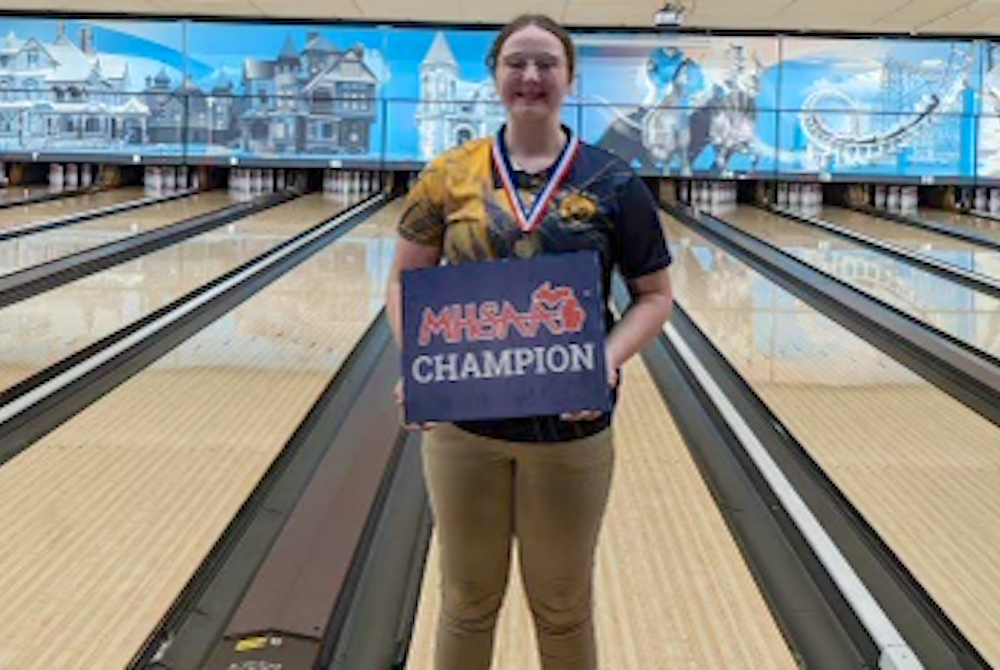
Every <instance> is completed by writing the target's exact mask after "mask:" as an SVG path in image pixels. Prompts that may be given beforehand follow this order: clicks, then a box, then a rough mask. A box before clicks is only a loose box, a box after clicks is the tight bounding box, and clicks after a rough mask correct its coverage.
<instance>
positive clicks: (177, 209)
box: [0, 191, 235, 276]
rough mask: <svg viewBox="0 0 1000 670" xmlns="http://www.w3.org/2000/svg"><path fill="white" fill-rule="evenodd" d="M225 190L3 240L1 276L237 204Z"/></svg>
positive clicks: (0, 259) (0, 260) (0, 262)
mask: <svg viewBox="0 0 1000 670" xmlns="http://www.w3.org/2000/svg"><path fill="white" fill-rule="evenodd" d="M234 202H235V201H234V200H233V198H232V196H231V195H230V194H229V193H227V192H226V191H209V192H207V193H199V194H198V195H193V196H191V197H189V198H181V199H179V200H171V201H170V202H164V203H161V204H159V205H152V206H150V207H140V208H139V209H135V210H130V211H127V212H121V213H119V214H111V215H109V216H102V217H100V218H98V219H93V220H91V221H85V222H83V223H80V224H74V225H72V226H68V227H66V228H53V229H51V230H47V231H45V232H41V233H38V234H37V235H29V236H27V237H15V238H13V239H9V240H3V241H0V276H3V275H8V274H11V273H12V272H17V271H18V270H24V269H25V268H29V267H31V266H32V265H38V264H40V263H46V262H48V261H52V260H55V259H57V258H63V257H65V256H69V255H70V254H75V253H77V252H79V251H84V250H85V249H93V248H94V247H99V246H101V245H102V244H108V243H109V242H115V241H117V240H120V239H122V238H125V237H130V236H132V235H138V234H140V233H145V232H148V231H150V230H155V229H157V228H163V227H165V226H169V225H170V224H172V223H177V222H178V221H183V220H185V219H189V218H191V217H195V216H198V215H200V214H205V213H207V212H211V211H212V210H215V209H220V208H222V207H226V206H227V205H231V204H234Z"/></svg>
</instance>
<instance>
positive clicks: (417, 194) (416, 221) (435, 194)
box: [398, 158, 445, 247]
mask: <svg viewBox="0 0 1000 670" xmlns="http://www.w3.org/2000/svg"><path fill="white" fill-rule="evenodd" d="M444 176H445V172H444V166H443V164H442V160H441V159H440V158H438V159H435V160H434V161H432V162H431V163H429V164H428V165H427V167H425V168H424V171H423V172H422V173H421V174H420V178H419V179H417V182H416V183H415V184H414V185H413V188H411V189H410V192H409V193H407V194H406V198H405V200H404V202H403V214H402V216H401V217H400V220H399V226H398V230H399V236H400V237H402V238H404V239H407V240H409V241H411V242H416V243H417V244H422V245H425V246H432V247H433V246H436V247H440V246H441V245H442V243H443V240H444V228H445V217H444V202H445V179H444Z"/></svg>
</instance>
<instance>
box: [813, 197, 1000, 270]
mask: <svg viewBox="0 0 1000 670" xmlns="http://www.w3.org/2000/svg"><path fill="white" fill-rule="evenodd" d="M818 216H819V218H821V219H825V220H827V221H829V222H830V223H835V224H837V225H840V226H843V227H845V228H848V229H850V230H854V231H857V232H859V233H862V234H864V235H869V236H871V237H875V238H878V239H880V240H883V241H885V242H890V243H892V244H895V245H897V246H900V247H903V248H905V249H909V250H910V251H914V252H917V253H920V254H923V255H924V256H930V257H931V258H934V259H936V260H939V261H943V262H945V263H950V264H951V265H955V266H957V267H960V268H962V269H963V270H970V271H972V272H978V273H979V274H982V275H985V276H987V277H992V278H993V279H1000V251H995V250H993V249H987V248H985V247H982V246H980V245H977V244H972V243H970V242H964V241H962V240H960V239H957V238H954V237H949V236H948V235H943V234H941V233H934V232H930V231H924V230H920V229H918V228H914V227H913V226H908V225H906V224H904V223H897V222H895V221H889V220H886V219H879V218H878V217H874V216H871V215H870V214H865V213H863V212H855V211H853V210H850V209H843V208H840V207H824V208H823V209H822V211H820V213H819V214H818Z"/></svg>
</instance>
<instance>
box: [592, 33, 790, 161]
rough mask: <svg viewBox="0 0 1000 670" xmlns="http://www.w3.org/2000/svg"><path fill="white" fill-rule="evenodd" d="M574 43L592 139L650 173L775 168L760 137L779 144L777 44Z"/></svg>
mask: <svg viewBox="0 0 1000 670" xmlns="http://www.w3.org/2000/svg"><path fill="white" fill-rule="evenodd" d="M576 42H577V46H578V51H579V56H580V81H579V92H580V94H579V95H580V100H581V101H582V102H583V103H584V105H586V107H585V111H584V123H583V126H584V137H585V139H587V140H589V141H591V142H594V143H596V144H598V145H599V146H602V147H605V148H607V149H609V150H611V151H614V152H615V153H617V154H619V155H620V156H622V158H624V159H625V160H626V161H628V162H629V163H630V164H631V165H632V166H633V167H635V168H636V169H638V170H640V171H641V172H644V173H650V174H670V173H673V174H694V173H696V172H709V173H715V174H719V175H721V176H732V175H733V174H735V173H738V172H746V171H750V170H766V169H767V166H768V160H769V158H768V157H766V156H762V155H761V151H760V150H759V144H760V141H761V137H760V133H761V132H764V133H768V134H770V135H773V131H770V130H769V129H770V128H773V124H772V123H768V122H767V120H766V118H767V117H768V116H769V113H770V111H771V110H773V109H774V108H775V104H776V101H777V88H776V84H777V73H778V68H777V64H778V59H777V54H778V43H777V39H776V38H747V37H707V36H691V35H667V36H659V35H657V36H644V35H628V36H622V35H603V34H592V35H591V34H588V35H581V36H578V37H577V38H576ZM761 121H763V123H761ZM765 141H767V140H766V139H765ZM762 159H763V162H762Z"/></svg>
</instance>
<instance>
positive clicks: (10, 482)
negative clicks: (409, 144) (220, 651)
mask: <svg viewBox="0 0 1000 670" xmlns="http://www.w3.org/2000/svg"><path fill="white" fill-rule="evenodd" d="M399 212H400V204H398V203H397V204H393V205H391V206H389V207H388V208H387V209H386V210H383V212H381V213H380V214H377V215H376V216H375V217H374V218H373V219H372V220H370V221H369V222H368V223H366V224H364V226H363V230H359V231H358V232H357V233H352V234H351V235H348V236H345V237H344V238H342V239H341V240H339V241H337V242H335V243H333V244H332V245H330V246H328V247H326V248H325V249H323V250H322V251H320V252H318V253H317V255H315V256H313V257H312V258H310V259H309V260H307V261H306V262H305V263H304V264H303V265H301V266H299V267H297V268H295V269H293V270H291V271H290V272H289V273H287V274H286V275H284V276H282V277H281V278H280V279H278V280H277V281H276V282H275V283H273V284H271V285H269V286H268V287H265V288H264V289H263V290H262V291H261V292H260V293H259V294H258V295H256V296H254V297H253V298H251V299H249V300H248V301H247V302H245V303H243V304H242V305H241V306H239V307H238V308H237V309H235V310H234V311H233V312H231V313H229V314H228V315H226V316H225V317H223V318H222V319H220V320H219V321H218V322H216V323H215V324H213V325H212V326H210V327H209V328H208V329H206V330H204V331H202V332H201V333H199V334H197V335H196V336H195V337H193V338H192V339H190V340H188V341H187V342H185V343H184V344H183V345H181V346H180V347H178V348H177V349H176V350H174V351H172V352H170V353H169V354H168V355H167V356H165V357H164V358H162V359H161V360H160V361H158V362H157V363H156V364H154V365H153V366H151V367H150V368H148V369H146V370H145V371H143V372H142V373H140V374H139V375H137V376H136V377H134V378H133V379H132V380H130V381H128V382H126V383H125V384H123V385H122V386H120V387H119V388H117V389H116V390H114V391H113V392H111V393H109V394H108V395H106V396H104V397H103V398H102V399H101V400H100V401H98V402H97V403H95V404H94V405H92V406H91V407H90V408H88V409H87V410H86V411H84V412H82V413H81V414H80V415H78V416H76V417H74V418H73V419H72V420H70V421H69V422H67V423H66V424H64V425H63V426H61V427H60V428H58V429H57V430H55V431H54V432H52V433H51V434H49V435H48V436H46V437H45V438H43V439H42V440H39V441H38V442H37V443H36V444H34V445H32V447H31V448H30V449H28V450H27V451H25V452H23V453H22V454H20V455H19V456H18V457H16V458H15V459H13V460H11V461H9V462H8V463H7V464H6V465H4V467H2V468H0V528H2V529H3V533H4V551H3V552H0V593H2V594H4V597H3V598H0V640H2V641H3V642H2V644H0V670H51V669H52V668H64V669H66V670H69V669H70V668H74V669H80V670H91V669H100V670H119V669H121V668H124V667H125V666H126V664H127V663H128V662H129V660H130V659H131V658H132V657H133V655H134V654H135V653H136V652H137V651H138V649H139V647H140V645H141V644H142V643H143V642H144V641H145V639H146V637H147V636H148V634H149V633H150V631H151V630H152V628H153V627H154V626H155V625H156V624H157V622H158V621H159V620H160V619H161V618H162V617H163V616H164V615H165V614H166V612H167V610H168V609H169V607H170V605H171V604H172V603H173V601H174V599H175V598H176V596H177V595H178V593H179V592H180V591H181V589H182V588H183V587H184V585H185V584H186V583H187V581H188V580H189V579H190V578H191V576H192V575H193V574H194V572H195V571H196V569H197V568H198V566H199V565H200V563H201V562H202V560H203V559H204V558H205V556H206V555H207V553H208V552H209V550H210V549H211V547H212V546H213V544H214V543H215V542H216V540H217V539H218V538H219V536H220V535H221V533H222V532H223V531H224V529H225V528H226V526H227V524H228V523H229V521H230V520H231V518H232V517H233V515H234V514H235V513H236V512H237V511H238V509H239V507H240V505H241V504H242V503H243V501H244V500H245V499H246V497H247V495H248V494H249V493H250V492H251V490H252V489H253V488H254V486H255V485H256V484H257V482H258V481H259V479H260V477H261V476H262V475H263V474H264V472H265V471H266V469H267V468H268V467H269V465H270V464H271V463H272V461H273V460H274V459H275V457H276V456H277V455H278V453H279V452H280V450H281V448H282V446H283V445H284V444H285V443H286V441H287V440H288V439H289V438H290V437H291V435H292V434H293V432H294V431H295V429H296V427H297V426H298V424H299V423H300V421H301V420H302V419H303V418H304V416H305V415H306V413H307V412H308V410H309V408H310V407H311V405H312V404H313V402H314V401H315V400H316V399H317V397H318V395H319V394H320V393H321V392H322V390H323V388H324V387H325V386H326V385H327V384H328V383H329V381H330V380H331V378H332V376H333V375H334V374H335V372H336V370H337V368H338V367H339V365H340V364H341V363H342V362H343V361H344V359H345V358H346V357H347V356H348V354H349V353H350V351H351V350H352V348H353V347H354V346H355V344H356V343H357V341H358V340H359V338H360V337H361V336H362V335H363V333H364V331H365V329H366V328H367V327H368V325H369V324H370V322H371V320H372V319H373V318H374V316H375V315H376V312H377V307H376V305H379V306H380V302H379V300H377V299H376V298H375V296H376V295H377V296H379V297H380V296H381V295H382V294H383V292H384V284H385V278H386V277H387V275H388V271H389V267H388V266H383V265H382V259H383V255H382V254H378V253H371V250H372V249H373V248H381V247H382V246H383V245H384V246H388V245H390V244H391V243H392V240H393V237H394V234H395V221H396V218H397V217H398V215H399ZM370 258H372V259H376V260H375V261H374V262H371V264H369V263H370V261H369V259H370Z"/></svg>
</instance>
